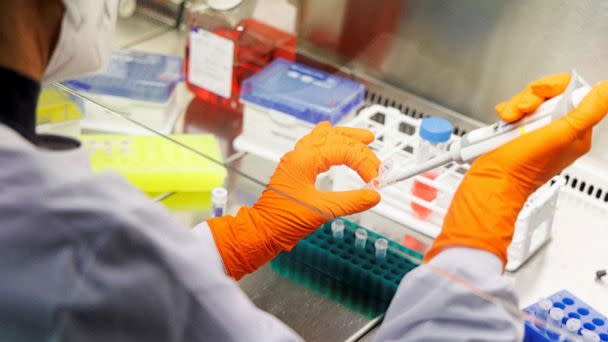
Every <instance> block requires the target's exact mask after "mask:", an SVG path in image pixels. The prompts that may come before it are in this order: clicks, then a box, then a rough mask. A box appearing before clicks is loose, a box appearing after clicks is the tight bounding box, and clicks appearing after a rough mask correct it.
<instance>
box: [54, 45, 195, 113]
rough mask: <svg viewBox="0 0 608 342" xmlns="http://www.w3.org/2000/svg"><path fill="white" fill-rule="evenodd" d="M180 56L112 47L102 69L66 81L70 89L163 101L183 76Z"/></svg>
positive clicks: (157, 101) (140, 99)
mask: <svg viewBox="0 0 608 342" xmlns="http://www.w3.org/2000/svg"><path fill="white" fill-rule="evenodd" d="M182 65H183V59H182V58H181V57H176V56H167V55H160V54H153V53H147V52H141V51H133V50H113V51H112V54H111V56H110V62H109V64H108V67H107V69H106V71H105V72H104V73H101V74H98V75H93V76H85V77H81V78H78V79H74V80H69V81H65V82H64V84H65V85H66V86H68V87H70V88H72V89H75V90H79V91H85V92H89V93H92V94H98V95H109V96H118V97H125V98H129V99H132V100H139V101H147V102H155V103H165V102H167V101H168V100H169V98H170V97H171V94H172V93H173V89H174V88H175V86H176V85H177V83H178V82H179V81H180V80H181V79H182V69H183V67H182Z"/></svg>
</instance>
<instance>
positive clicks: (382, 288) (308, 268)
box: [271, 219, 422, 317]
mask: <svg viewBox="0 0 608 342" xmlns="http://www.w3.org/2000/svg"><path fill="white" fill-rule="evenodd" d="M341 220H342V221H343V222H344V223H345V229H344V237H343V238H342V239H334V238H333V236H332V231H331V222H328V223H326V224H325V225H323V226H322V227H321V228H319V229H317V230H316V231H314V232H313V233H312V234H310V235H309V236H307V237H306V238H305V239H303V240H301V241H300V242H299V243H298V244H297V245H296V246H295V247H294V248H293V249H292V250H291V252H282V253H280V254H279V255H278V256H277V257H276V258H275V259H273V260H272V262H271V266H272V269H273V270H274V271H275V272H277V273H279V274H280V275H282V276H285V277H287V278H289V279H291V280H293V281H296V282H298V283H300V284H301V285H303V286H305V287H307V288H309V289H312V290H314V291H316V292H318V293H321V294H322V295H324V296H326V297H328V298H331V299H334V300H336V301H338V302H340V303H342V304H344V305H346V306H348V307H350V308H352V309H354V310H356V311H358V312H360V313H362V314H364V315H366V316H368V317H375V316H377V315H379V314H381V313H384V312H385V311H386V309H387V308H388V305H389V304H390V301H391V299H392V298H393V296H394V295H395V292H396V291H397V287H398V286H399V283H400V282H401V279H402V278H403V276H404V275H405V274H406V273H408V272H409V271H411V270H413V269H414V268H416V267H417V266H418V265H420V263H421V261H422V255H421V254H420V253H417V252H415V251H412V250H410V249H408V248H405V247H403V246H401V245H399V244H397V243H395V242H393V241H390V240H388V239H387V240H388V242H389V248H388V251H387V255H386V257H384V258H376V254H375V249H374V242H375V241H376V239H378V238H383V236H381V235H379V234H377V233H375V232H372V231H369V230H367V229H366V230H367V233H368V237H367V242H366V244H365V248H364V249H358V248H355V236H354V232H355V230H356V229H357V228H363V227H361V226H359V225H357V224H355V223H353V222H350V221H348V220H344V219H341Z"/></svg>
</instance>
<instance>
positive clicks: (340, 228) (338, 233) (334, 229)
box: [331, 220, 344, 240]
mask: <svg viewBox="0 0 608 342" xmlns="http://www.w3.org/2000/svg"><path fill="white" fill-rule="evenodd" d="M331 233H332V235H333V237H334V240H341V239H343V238H344V222H343V221H342V220H334V221H333V222H332V223H331Z"/></svg>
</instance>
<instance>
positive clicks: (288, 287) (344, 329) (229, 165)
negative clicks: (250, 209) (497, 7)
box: [38, 16, 608, 340]
mask: <svg viewBox="0 0 608 342" xmlns="http://www.w3.org/2000/svg"><path fill="white" fill-rule="evenodd" d="M138 29H139V30H140V31H141V32H139V34H136V32H135V31H136V30H138ZM134 30H135V31H134ZM117 37H119V39H118V40H117V41H118V42H119V43H115V46H117V47H128V48H129V49H135V50H144V51H149V52H156V53H165V54H172V55H178V56H183V52H184V49H185V33H184V32H179V31H173V30H168V29H167V28H166V27H164V26H158V25H156V24H153V22H149V21H148V19H146V18H143V17H140V16H135V17H133V18H131V19H129V20H123V21H120V22H119V24H118V30H117ZM116 44H118V45H116ZM42 96H43V98H44V101H41V104H40V111H39V127H38V130H39V132H42V133H44V132H46V133H57V134H64V135H69V136H74V137H77V138H79V139H80V140H81V141H82V143H83V146H82V148H83V149H85V150H86V151H87V153H88V155H89V158H90V161H91V165H92V168H93V170H94V171H96V172H97V171H103V170H113V171H118V172H119V173H121V174H123V175H124V176H126V177H127V179H129V180H130V181H131V182H132V183H133V184H134V185H135V186H138V187H139V188H140V189H142V190H143V191H145V192H147V193H148V195H149V197H150V198H151V199H152V200H155V201H159V202H160V203H163V204H164V205H165V206H166V207H167V208H169V209H170V210H171V211H172V212H173V213H174V215H175V217H176V218H177V219H178V220H179V221H181V222H183V223H185V224H186V225H187V226H190V227H192V226H195V225H197V224H199V223H201V222H203V221H205V220H207V219H209V218H211V217H212V214H213V212H212V210H211V190H212V189H214V188H216V187H219V186H223V187H224V188H226V189H227V190H228V201H227V207H226V210H225V213H228V214H233V215H234V214H236V212H237V211H238V209H239V208H240V207H241V206H252V205H253V204H254V203H255V202H256V201H257V199H258V198H259V196H260V195H261V193H262V191H263V190H264V189H270V190H271V191H274V192H276V193H278V194H279V195H280V196H283V197H285V198H287V199H289V200H291V201H292V202H293V203H292V205H295V206H301V207H304V208H307V209H309V210H312V211H314V212H315V213H317V214H321V215H322V216H324V217H325V218H326V219H327V220H328V221H331V220H333V219H335V217H334V216H333V214H332V212H331V211H328V210H327V208H325V207H319V206H318V205H317V204H316V203H312V202H311V201H307V200H304V199H302V198H300V197H299V196H298V193H286V192H285V191H282V190H280V189H273V188H268V186H267V183H268V181H269V179H270V177H271V176H272V174H273V172H274V170H275V168H276V165H277V162H276V161H277V160H278V159H279V158H280V156H281V154H280V153H279V154H278V156H275V157H273V156H274V154H273V153H275V152H276V151H273V150H272V148H271V150H270V152H271V153H270V154H271V158H270V159H274V160H275V161H271V160H269V155H268V153H259V154H261V156H260V155H256V153H245V152H239V151H238V150H237V149H236V148H235V139H237V137H239V135H240V134H241V132H242V129H243V124H244V123H243V115H242V113H240V112H238V111H234V110H225V109H218V108H217V107H214V106H212V105H210V104H209V103H206V102H204V101H200V100H198V99H196V98H194V97H193V95H192V94H191V93H190V92H189V90H188V89H187V88H186V86H185V85H184V84H183V82H181V83H180V84H179V85H178V86H177V88H176V90H175V92H174V94H173V97H172V98H171V100H170V101H168V102H166V103H163V104H160V105H158V104H157V105H150V104H149V103H143V102H141V101H140V102H138V101H128V100H127V101H125V100H121V99H110V100H108V99H107V98H102V97H99V96H95V95H91V94H88V93H86V92H80V91H73V90H70V89H69V88H66V87H65V86H63V85H59V84H54V85H49V86H48V87H47V88H45V89H44V91H43V95H42ZM374 96H376V95H373V94H372V95H370V94H368V95H367V97H366V101H367V102H366V106H365V107H364V108H369V105H370V104H371V103H374V102H378V101H375V99H374ZM384 104H388V102H387V101H385V103H384ZM395 106H396V105H395ZM398 109H399V111H401V112H402V113H404V112H407V111H408V110H411V109H408V108H407V107H402V105H401V104H399V105H398ZM366 113H367V112H364V111H360V112H359V116H358V118H359V119H353V121H351V124H352V125H353V126H355V127H361V128H366V129H370V130H371V131H372V132H374V133H375V134H376V141H375V142H374V143H372V144H371V145H370V147H371V148H372V150H373V151H374V152H375V153H376V154H377V155H378V156H379V157H380V159H382V160H385V159H391V160H393V161H394V162H395V163H397V165H398V167H403V165H405V164H407V163H408V162H411V161H412V159H413V155H414V154H415V153H416V152H415V150H416V148H417V142H416V141H415V139H413V138H412V136H413V133H414V132H416V130H417V125H419V117H420V116H421V115H418V114H416V113H411V114H412V115H409V116H407V115H403V117H402V119H400V120H398V121H399V122H396V123H395V125H394V126H391V127H390V129H393V130H394V132H393V133H391V134H392V135H390V136H389V134H388V133H387V130H388V128H387V125H388V122H389V120H388V119H387V118H386V117H383V116H382V115H379V114H378V113H375V112H374V113H368V114H370V115H369V117H368V118H367V119H369V120H362V119H360V118H361V117H363V116H365V115H367V114H366ZM380 114H382V113H380ZM413 117H417V118H416V119H414V118H413ZM245 124H247V123H245ZM264 134H265V132H260V135H264ZM264 138H268V137H266V136H265V137H264ZM271 145H272V144H271ZM275 147H276V148H277V150H283V149H284V148H285V146H283V145H282V143H280V142H278V141H277V142H276V143H275ZM249 149H251V148H249ZM275 154H276V153H275ZM466 171H467V167H466V166H460V165H455V164H454V165H448V166H446V167H445V168H444V169H441V170H440V172H439V175H438V176H436V177H433V178H431V179H424V178H420V179H416V180H415V181H409V182H407V183H403V184H402V185H397V186H393V187H392V188H387V189H386V193H385V194H383V196H386V197H387V198H394V199H395V200H394V203H396V204H395V205H394V206H392V207H390V206H389V207H388V209H386V210H384V211H378V210H374V211H366V212H363V213H359V214H355V215H352V216H348V217H346V219H348V220H349V221H350V223H347V224H346V227H345V228H344V234H345V235H346V236H347V237H345V239H344V240H343V241H342V240H341V241H338V242H337V240H336V239H335V238H334V237H333V235H332V234H333V231H332V230H331V227H330V225H329V224H328V225H327V226H325V227H323V228H322V229H320V230H318V231H316V232H315V233H313V234H311V235H310V236H309V237H307V241H309V243H310V244H318V245H319V246H321V249H320V250H321V251H322V253H321V254H322V255H319V259H317V260H316V261H317V262H318V261H319V260H322V261H324V262H323V265H325V266H327V267H329V266H328V265H334V266H335V267H349V270H351V271H352V270H356V272H359V273H356V275H358V276H359V277H362V278H360V279H359V280H358V281H360V282H364V281H367V282H369V283H370V284H371V283H373V284H376V285H377V286H379V288H381V287H382V286H384V285H386V284H389V285H391V286H392V285H396V284H398V283H399V282H400V280H401V278H400V277H401V276H402V275H403V273H405V269H406V268H407V270H408V271H409V267H414V266H418V265H420V264H421V260H420V259H421V257H422V255H423V254H424V253H425V252H426V251H427V250H428V248H429V247H430V245H431V244H432V238H430V237H429V235H436V234H437V232H438V230H439V229H440V228H441V222H442V220H443V215H445V212H446V210H447V208H448V207H449V203H450V201H451V196H452V195H453V192H454V191H455V188H456V187H457V185H458V183H459V181H460V180H461V179H462V176H463V174H464V173H465V172H466ZM292 176H293V177H298V175H295V174H294V175H292ZM416 182H418V183H416ZM363 185H364V182H363V181H362V180H361V179H360V177H359V176H357V175H356V174H355V173H354V172H352V170H347V169H346V168H344V167H340V168H333V169H332V171H331V175H329V174H326V175H324V176H320V177H318V178H317V188H318V189H321V190H327V191H331V190H356V189H359V188H361V187H362V186H363ZM413 187H418V189H419V190H422V192H423V193H424V195H419V194H415V193H413V192H412V190H411V189H412V188H413ZM429 196H430V197H432V198H430V197H429ZM359 226H362V227H365V228H367V229H368V231H369V232H368V234H369V235H368V236H367V240H366V243H367V244H366V246H365V247H363V248H362V249H361V250H356V245H355V243H354V241H355V230H356V229H357V228H358V227H359ZM383 238H386V239H387V240H389V244H388V256H386V257H385V258H386V259H375V258H378V256H377V255H376V254H375V253H376V249H377V246H381V245H382V243H379V244H376V242H377V241H378V240H381V239H383ZM349 239H352V241H351V240H349ZM302 253H305V251H302ZM292 255H295V254H292ZM357 258H360V260H359V259H357ZM355 259H357V260H358V261H356V262H354V260H355ZM327 260H330V261H331V260H333V261H335V262H336V263H337V264H332V263H331V262H327ZM349 260H350V261H349ZM351 261H352V262H351ZM471 262H474V261H471ZM336 265H341V266H336ZM344 265H347V266H344ZM353 265H355V266H353ZM395 265H397V266H395ZM351 268H352V269H351ZM427 268H428V269H429V270H430V271H431V272H433V273H434V274H435V275H436V276H437V277H438V278H439V279H447V280H449V282H451V283H454V285H455V286H458V287H459V288H461V289H465V291H467V292H470V294H471V297H480V298H482V299H483V300H484V301H487V302H490V303H492V304H493V305H495V306H496V310H502V311H505V312H508V313H510V314H511V317H512V319H514V320H516V321H518V322H520V327H523V326H524V320H532V319H534V317H537V319H538V318H541V319H542V318H545V317H547V316H545V313H544V312H541V310H539V309H538V308H537V307H534V308H533V309H531V311H529V312H528V311H522V310H521V309H520V308H518V307H516V306H514V304H512V303H509V302H506V301H504V300H501V299H499V298H497V297H495V296H493V295H492V294H490V293H486V292H485V291H484V290H482V289H479V288H477V287H476V286H475V285H473V284H470V282H469V281H468V280H466V279H463V278H462V276H461V275H457V274H453V272H450V271H448V270H444V269H441V268H439V267H427ZM376 271H377V272H376ZM349 272H350V271H349ZM374 272H376V273H374ZM383 272H384V273H383ZM391 272H394V274H391ZM353 274H354V273H353ZM361 279H365V280H361ZM405 279H408V278H407V277H406V278H405ZM351 280H352V279H351ZM341 281H343V279H336V278H335V277H332V270H329V269H322V270H320V272H319V270H318V269H317V270H314V269H313V270H311V269H310V268H306V267H304V266H302V263H297V262H294V260H292V259H289V257H284V258H283V259H277V260H275V261H273V262H272V263H271V264H270V265H266V266H264V267H262V268H261V269H260V270H259V271H257V272H255V273H253V274H252V275H250V276H248V277H245V278H244V279H243V280H241V282H240V285H241V287H242V288H243V289H244V290H245V292H247V293H248V294H249V295H250V297H251V298H252V300H253V301H254V302H255V303H256V304H257V305H258V306H259V307H261V308H262V309H266V310H269V311H270V312H271V313H272V314H275V315H277V316H278V317H279V318H280V319H281V320H283V321H284V322H286V323H287V324H289V325H290V326H291V327H293V328H294V329H295V330H296V331H297V332H298V333H300V334H301V335H302V336H303V337H305V338H306V339H311V340H312V339H326V340H334V339H340V340H342V339H347V338H349V337H352V336H356V335H357V334H358V333H363V332H366V331H367V330H369V328H370V327H371V326H373V325H374V324H376V323H378V322H379V321H380V319H381V317H382V313H383V312H384V310H385V308H386V307H385V306H383V304H381V303H380V304H379V303H378V302H377V301H376V300H373V301H371V302H370V301H366V300H362V299H361V298H360V296H361V295H360V292H357V291H354V290H352V289H349V288H348V287H347V289H346V290H345V289H344V284H340V282H341ZM428 281H429V283H428V284H427V285H426V287H427V288H429V289H432V288H433V287H434V286H437V281H432V280H428ZM365 284H367V283H365ZM341 286H342V287H341ZM389 287H390V286H389ZM353 288H355V286H354V285H353ZM391 288H392V287H391ZM345 291H346V292H345ZM353 291H354V292H353ZM392 291H394V288H393V290H392ZM549 295H551V292H549V293H546V294H545V295H543V296H545V297H547V296H549ZM566 297H567V296H566V295H560V296H556V297H552V298H551V300H552V305H555V304H554V303H557V302H559V303H562V304H564V301H567V300H566V299H565V298H566ZM568 298H569V297H568ZM522 304H526V305H527V304H530V303H522ZM562 304H559V305H558V306H561V305H562ZM564 305H565V309H568V308H569V306H568V305H567V304H564ZM302 308H306V310H310V312H308V313H302ZM577 309H578V308H577ZM313 313H314V314H313ZM546 314H548V313H546ZM558 314H559V313H558ZM558 314H555V315H558ZM566 314H568V312H566ZM584 323H589V322H584ZM596 323H598V324H595V325H594V329H595V330H596V332H599V333H601V334H604V330H605V326H601V325H599V321H596ZM536 324H537V325H538V326H543V327H547V328H548V329H553V330H556V329H557V330H559V329H562V332H563V331H564V329H565V322H564V324H563V327H562V328H559V327H557V325H555V324H553V325H552V324H549V323H547V324H544V323H539V322H537V323H536ZM572 324H574V323H572ZM310 326H316V327H319V328H317V329H309V327H310ZM588 327H590V325H588ZM602 336H604V335H602ZM551 337H554V335H551ZM607 337H608V336H607ZM602 338H603V337H602ZM571 340H574V339H571Z"/></svg>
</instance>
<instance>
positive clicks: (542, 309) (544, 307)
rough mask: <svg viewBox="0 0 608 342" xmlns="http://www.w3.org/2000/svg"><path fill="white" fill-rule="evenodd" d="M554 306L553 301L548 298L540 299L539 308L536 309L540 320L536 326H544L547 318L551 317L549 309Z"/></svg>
mask: <svg viewBox="0 0 608 342" xmlns="http://www.w3.org/2000/svg"><path fill="white" fill-rule="evenodd" d="M552 307H553V302H552V301H551V300H550V299H548V298H542V299H541V300H539V301H538V308H537V310H536V317H538V319H539V321H538V322H536V326H538V327H542V326H544V324H545V322H546V321H547V318H548V317H549V310H551V308H552Z"/></svg>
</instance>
